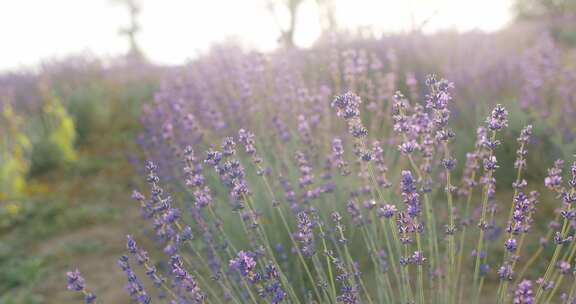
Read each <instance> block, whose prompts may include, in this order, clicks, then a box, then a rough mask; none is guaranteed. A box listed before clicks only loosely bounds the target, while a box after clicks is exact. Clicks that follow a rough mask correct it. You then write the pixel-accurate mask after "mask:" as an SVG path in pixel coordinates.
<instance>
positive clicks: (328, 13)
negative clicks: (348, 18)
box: [316, 0, 338, 31]
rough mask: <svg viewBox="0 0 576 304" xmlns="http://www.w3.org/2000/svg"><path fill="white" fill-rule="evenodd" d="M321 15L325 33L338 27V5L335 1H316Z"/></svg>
mask: <svg viewBox="0 0 576 304" xmlns="http://www.w3.org/2000/svg"><path fill="white" fill-rule="evenodd" d="M316 4H317V5H318V11H319V15H320V24H321V25H322V29H323V30H324V31H334V30H336V29H337V27H338V22H337V21H336V3H335V0H316Z"/></svg>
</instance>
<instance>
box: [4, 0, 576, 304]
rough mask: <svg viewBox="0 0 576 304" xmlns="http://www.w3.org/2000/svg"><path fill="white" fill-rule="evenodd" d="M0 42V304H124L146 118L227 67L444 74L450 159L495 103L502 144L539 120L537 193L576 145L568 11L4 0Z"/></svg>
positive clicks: (566, 2)
mask: <svg viewBox="0 0 576 304" xmlns="http://www.w3.org/2000/svg"><path fill="white" fill-rule="evenodd" d="M0 39H1V41H2V44H1V46H0V303H2V304H9V303H73V302H74V299H76V298H75V297H74V295H71V294H70V293H69V292H68V291H66V290H65V283H64V279H63V273H64V272H65V271H66V270H67V269H70V268H73V267H81V268H82V269H83V272H84V273H85V277H86V279H87V281H89V282H90V286H91V288H92V289H94V290H97V291H98V294H99V296H100V297H101V299H103V301H104V303H128V301H129V299H128V297H127V295H126V294H125V292H124V291H123V289H122V288H119V286H121V285H123V284H124V281H125V277H124V275H123V273H122V272H121V270H120V269H119V268H118V267H116V263H115V261H116V259H117V257H118V256H119V255H120V254H122V253H124V251H125V245H124V244H125V241H124V240H125V235H126V234H127V233H138V231H141V227H142V225H144V224H143V221H142V220H141V219H140V214H139V210H138V206H137V205H136V204H135V203H134V202H133V201H132V200H131V199H130V194H131V191H132V189H133V188H134V187H137V186H138V185H139V184H141V183H142V177H141V171H139V169H140V168H141V164H142V162H141V161H142V159H143V158H145V155H144V154H143V152H142V144H141V140H140V141H139V140H138V138H139V136H142V133H143V132H144V128H143V124H142V121H141V117H142V111H143V108H146V105H148V104H150V103H151V101H152V100H153V96H154V93H155V92H157V91H158V90H159V89H160V88H161V87H162V86H163V84H164V83H165V80H166V79H174V78H178V75H182V73H184V74H185V72H183V71H192V73H193V71H194V69H199V70H202V69H206V67H207V66H210V65H211V64H212V63H214V62H215V64H216V65H218V64H223V65H224V66H225V65H226V60H228V59H229V60H230V62H231V64H232V65H234V64H236V62H235V60H236V59H237V57H236V56H238V54H246V56H252V55H253V54H260V55H261V56H264V57H266V58H274V57H275V56H279V57H281V56H288V57H286V58H289V57H290V56H292V55H294V56H301V54H307V55H310V56H312V57H313V58H319V59H317V60H316V61H314V60H312V61H308V62H307V61H304V62H302V61H298V64H300V65H302V66H303V67H304V68H303V69H304V70H305V71H314V70H315V68H316V66H321V64H323V63H325V62H323V61H322V60H321V58H326V57H328V54H331V52H332V51H333V50H334V49H337V50H339V51H340V50H342V51H344V50H348V49H355V50H367V51H370V52H371V53H373V54H376V56H378V57H379V58H380V60H381V61H382V62H384V64H385V65H386V66H387V67H389V68H390V67H392V68H391V70H392V71H393V72H394V73H395V75H394V76H395V78H394V79H395V81H394V86H395V87H397V88H400V89H403V90H408V89H410V88H411V87H410V84H411V82H410V79H411V77H412V78H414V79H417V80H419V81H420V83H422V82H423V79H424V76H425V75H426V74H429V73H437V74H439V75H442V76H443V77H445V78H448V79H450V80H451V81H453V82H454V83H455V86H456V90H455V91H456V92H455V99H456V100H457V103H456V106H455V109H454V111H455V112H454V113H455V114H454V116H455V118H454V120H455V122H454V124H455V125H456V126H457V127H459V130H462V133H463V134H464V135H462V137H461V138H462V139H459V140H458V141H457V146H456V147H455V149H456V150H455V151H456V152H455V153H456V154H457V157H458V158H459V160H461V162H462V163H463V162H464V160H463V156H464V153H465V151H467V150H469V148H470V147H471V146H472V145H473V143H474V138H473V134H474V128H475V127H476V126H477V125H478V124H479V123H481V122H482V121H483V118H482V117H485V116H486V113H488V109H489V108H490V106H491V105H493V104H495V103H503V104H506V105H507V107H509V109H510V110H511V113H513V116H512V118H511V128H510V129H511V131H509V132H508V135H507V138H510V139H512V140H509V141H510V142H511V143H512V144H513V143H514V140H513V138H514V136H515V135H517V134H518V132H519V130H520V129H521V128H522V127H523V126H524V124H525V123H526V122H538V123H537V124H535V129H536V131H535V134H536V138H535V144H534V147H533V148H532V150H531V151H530V153H531V154H530V159H529V163H530V168H531V169H530V176H529V178H531V180H535V181H536V182H535V183H537V184H541V180H542V178H543V176H545V174H546V169H547V168H548V167H550V166H551V164H552V163H553V161H554V160H555V159H556V158H559V157H563V158H568V157H570V156H571V154H573V152H574V147H575V146H574V135H575V134H574V132H575V128H574V123H573V122H574V115H575V114H576V113H575V112H574V111H575V110H576V94H575V93H576V84H575V83H576V82H575V81H576V61H575V58H576V57H575V56H576V52H575V49H574V47H575V46H576V1H574V0H555V1H553V0H485V1H462V0H411V1H385V0H241V1H240V0H213V1H196V0H192V1H190V0H162V1H160V0H142V1H137V0H117V1H111V0H85V1H78V0H18V1H10V0H2V1H0ZM231 54H234V55H231ZM302 56H303V55H302ZM249 58H252V57H249ZM208 76H210V75H209V73H208ZM176 82H177V81H176ZM416 89H417V90H418V88H416ZM147 115H148V116H146V115H145V116H144V117H145V118H146V117H148V119H151V118H150V114H149V113H148V114H147ZM144 123H145V122H144ZM287 124H288V125H289V126H295V125H296V122H295V121H288V122H287ZM466 132H468V133H466ZM214 134H215V135H222V134H224V133H218V131H214ZM465 134H468V135H470V136H466V135H465ZM512 144H511V145H510V146H505V147H504V149H503V152H501V153H502V155H501V157H502V159H504V161H503V162H505V163H508V164H509V166H510V167H509V168H504V169H503V170H502V172H503V173H501V174H500V175H501V176H499V177H498V181H499V183H502V184H505V185H509V184H510V183H511V182H512V179H513V177H511V176H509V175H507V174H506V172H507V171H508V170H507V169H511V164H512V163H513V159H514V157H515V156H514V150H515V146H513V145H512ZM547 209H548V213H549V214H551V212H552V209H553V207H545V208H544V210H547ZM544 214H546V212H544Z"/></svg>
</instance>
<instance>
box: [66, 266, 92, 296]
mask: <svg viewBox="0 0 576 304" xmlns="http://www.w3.org/2000/svg"><path fill="white" fill-rule="evenodd" d="M66 278H67V279H68V285H67V288H68V290H73V291H79V292H81V293H82V294H83V296H84V302H85V303H87V304H90V303H94V302H95V301H96V295H94V294H93V293H91V292H88V291H87V290H86V286H85V283H84V278H83V277H82V275H81V274H80V271H79V270H78V269H76V270H74V271H69V272H67V273H66Z"/></svg>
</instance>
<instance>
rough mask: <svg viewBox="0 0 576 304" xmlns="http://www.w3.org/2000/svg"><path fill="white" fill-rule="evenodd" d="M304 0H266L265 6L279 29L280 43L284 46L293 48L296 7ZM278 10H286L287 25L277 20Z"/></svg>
mask: <svg viewBox="0 0 576 304" xmlns="http://www.w3.org/2000/svg"><path fill="white" fill-rule="evenodd" d="M303 2H304V0H266V7H267V8H268V10H269V11H270V13H271V14H272V16H273V17H274V20H275V21H276V24H277V25H278V27H279V30H280V38H279V39H278V40H279V42H280V44H281V45H282V46H284V47H286V48H293V47H294V46H295V45H294V32H295V31H296V18H297V14H298V7H299V6H300V5H301V4H302V3H303ZM279 10H286V11H287V13H288V26H282V25H281V23H280V22H279V21H278V14H280V12H279Z"/></svg>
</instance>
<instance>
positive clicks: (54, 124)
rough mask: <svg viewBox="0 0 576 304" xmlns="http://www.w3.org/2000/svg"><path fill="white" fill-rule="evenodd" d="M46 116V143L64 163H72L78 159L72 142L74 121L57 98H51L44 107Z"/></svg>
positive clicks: (74, 129) (74, 131)
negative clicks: (48, 143) (58, 154)
mask: <svg viewBox="0 0 576 304" xmlns="http://www.w3.org/2000/svg"><path fill="white" fill-rule="evenodd" d="M44 114H45V115H46V122H47V130H48V141H49V142H50V144H52V145H53V147H54V148H55V149H56V150H57V151H58V152H59V153H60V154H61V157H62V158H61V159H62V160H63V161H64V162H74V161H76V160H77V159H78V155H77V153H76V149H75V148H74V142H75V141H76V128H75V126H74V120H73V119H72V117H71V116H70V114H69V113H68V111H67V110H66V108H65V107H64V106H63V105H62V103H61V102H60V100H59V99H58V98H52V99H50V100H49V101H48V102H46V104H45V105H44Z"/></svg>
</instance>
